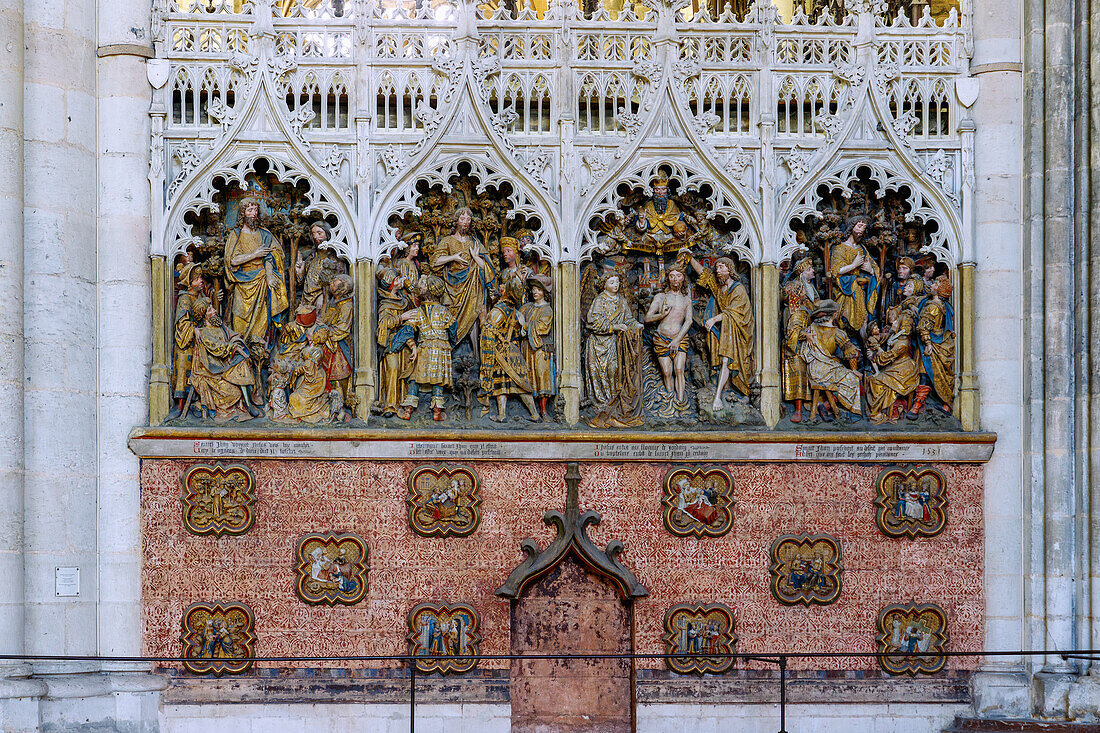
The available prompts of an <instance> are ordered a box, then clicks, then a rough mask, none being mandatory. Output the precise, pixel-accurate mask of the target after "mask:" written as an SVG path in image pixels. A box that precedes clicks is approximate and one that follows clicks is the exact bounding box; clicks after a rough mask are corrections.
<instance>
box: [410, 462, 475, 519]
mask: <svg viewBox="0 0 1100 733" xmlns="http://www.w3.org/2000/svg"><path fill="white" fill-rule="evenodd" d="M480 489H481V482H480V480H479V479H478V477H477V474H476V473H475V472H474V470H473V469H471V468H468V467H466V466H451V465H444V466H437V465H428V466H420V467H418V468H416V469H414V470H413V471H412V473H410V474H409V496H408V505H409V526H410V527H412V530H413V531H414V532H416V533H417V534H418V535H421V536H422V537H466V536H467V535H470V534H472V533H473V532H474V530H476V529H477V525H478V524H479V523H480V522H481V512H480V511H479V509H478V508H479V507H480V505H481V496H480Z"/></svg>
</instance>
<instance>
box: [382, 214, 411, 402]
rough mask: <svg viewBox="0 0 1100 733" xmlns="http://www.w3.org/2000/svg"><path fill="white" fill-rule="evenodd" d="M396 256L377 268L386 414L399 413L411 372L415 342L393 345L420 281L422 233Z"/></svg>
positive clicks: (409, 241) (383, 396) (383, 399)
mask: <svg viewBox="0 0 1100 733" xmlns="http://www.w3.org/2000/svg"><path fill="white" fill-rule="evenodd" d="M397 255H398V257H397V259H396V260H394V261H393V262H392V264H390V265H389V266H386V267H382V268H380V269H379V271H378V328H377V334H376V337H377V339H378V345H379V346H380V347H381V349H382V356H381V359H380V362H381V363H380V366H379V372H380V374H379V377H380V379H379V397H378V402H379V407H380V409H381V411H382V415H383V417H389V416H391V415H393V414H394V413H396V412H397V411H398V409H400V407H401V403H402V401H403V400H404V399H405V388H406V386H407V383H408V379H409V376H410V375H411V374H412V369H413V358H412V347H413V345H414V344H413V342H411V341H406V342H405V343H404V344H403V345H402V346H401V347H400V348H398V349H395V348H394V347H393V339H394V336H396V335H397V332H398V330H399V329H400V328H401V314H402V313H404V312H405V311H407V310H409V308H410V307H412V305H413V297H414V295H415V292H416V288H417V283H418V282H419V280H420V264H419V262H418V261H417V257H419V256H420V235H419V234H417V235H415V236H414V237H413V238H411V239H409V240H408V241H407V243H406V244H405V247H404V249H403V250H398V251H397Z"/></svg>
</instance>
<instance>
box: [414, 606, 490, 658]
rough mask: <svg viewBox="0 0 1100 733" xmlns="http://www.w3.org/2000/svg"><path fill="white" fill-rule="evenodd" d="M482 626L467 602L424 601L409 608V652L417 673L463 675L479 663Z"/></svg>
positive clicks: (475, 612)
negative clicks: (414, 659)
mask: <svg viewBox="0 0 1100 733" xmlns="http://www.w3.org/2000/svg"><path fill="white" fill-rule="evenodd" d="M480 625H481V622H480V619H479V618H478V615H477V611H475V610H474V608H473V606H471V605H469V604H467V603H454V604H446V603H421V604H418V605H416V606H414V607H413V609H412V610H411V611H409V635H408V640H409V655H410V656H413V657H417V659H416V669H417V671H418V672H423V673H425V674H431V673H433V672H438V673H439V674H461V673H463V672H469V671H470V670H471V669H473V668H474V667H475V666H477V658H476V657H477V655H478V653H479V651H478V645H479V644H480V643H481V634H479V633H478V628H479V626H480Z"/></svg>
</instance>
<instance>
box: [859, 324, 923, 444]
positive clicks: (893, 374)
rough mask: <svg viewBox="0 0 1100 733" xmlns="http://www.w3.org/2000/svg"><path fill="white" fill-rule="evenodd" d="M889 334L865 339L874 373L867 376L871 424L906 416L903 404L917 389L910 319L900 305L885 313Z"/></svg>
mask: <svg viewBox="0 0 1100 733" xmlns="http://www.w3.org/2000/svg"><path fill="white" fill-rule="evenodd" d="M886 320H887V323H888V325H889V330H888V331H887V332H886V333H885V334H880V333H878V327H877V326H876V327H875V330H874V333H873V334H872V335H871V336H870V337H868V339H867V344H868V348H867V359H868V360H869V361H870V362H871V364H872V365H873V366H874V372H873V373H872V374H868V375H867V376H866V380H865V381H866V385H867V409H868V412H869V414H870V418H871V422H872V423H874V424H876V425H879V424H881V423H884V422H897V421H898V418H900V417H901V415H902V413H903V412H905V407H903V406H902V404H903V403H899V400H904V399H905V398H907V397H909V396H910V395H911V394H913V391H914V390H915V389H916V388H917V362H916V360H915V359H913V357H912V355H911V354H910V352H909V342H910V340H911V338H912V335H913V316H912V314H910V313H909V311H907V310H905V309H904V308H902V307H901V306H900V305H898V306H894V307H893V308H890V309H888V310H887V311H886Z"/></svg>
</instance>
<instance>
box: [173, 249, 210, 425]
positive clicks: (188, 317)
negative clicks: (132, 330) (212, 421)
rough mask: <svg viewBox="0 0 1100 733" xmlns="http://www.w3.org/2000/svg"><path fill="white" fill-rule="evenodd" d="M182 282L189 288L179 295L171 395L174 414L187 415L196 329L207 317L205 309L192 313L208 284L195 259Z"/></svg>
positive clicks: (181, 271)
mask: <svg viewBox="0 0 1100 733" xmlns="http://www.w3.org/2000/svg"><path fill="white" fill-rule="evenodd" d="M179 281H180V284H181V285H182V286H184V287H186V290H182V291H180V292H179V294H178V295H176V314H175V318H174V333H173V340H172V397H173V398H174V399H175V400H176V404H175V407H174V409H173V410H172V413H171V414H170V415H169V417H170V418H172V417H185V415H183V403H184V401H185V400H186V399H187V391H188V386H189V380H190V377H191V360H192V357H193V355H194V350H195V329H196V328H198V327H199V326H200V325H202V322H203V320H205V318H206V312H205V309H204V310H203V312H202V313H200V314H199V317H198V318H197V319H196V318H195V317H194V316H193V315H192V309H193V307H194V305H195V302H196V301H197V300H198V299H200V298H203V297H205V291H206V283H205V280H204V278H203V276H202V274H201V273H200V272H199V266H198V265H197V264H195V263H193V262H190V263H187V264H185V265H184V266H183V267H182V269H181V270H180V274H179Z"/></svg>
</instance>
